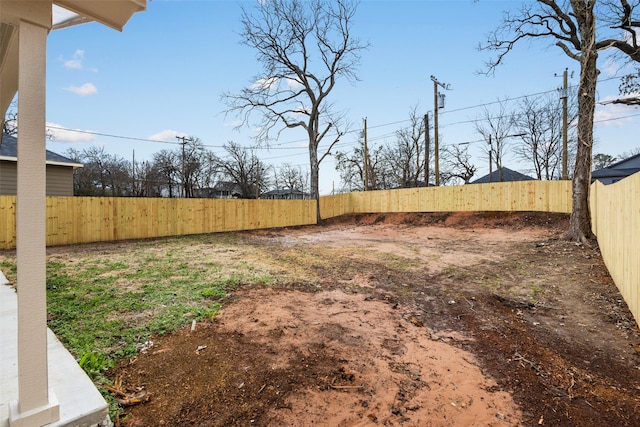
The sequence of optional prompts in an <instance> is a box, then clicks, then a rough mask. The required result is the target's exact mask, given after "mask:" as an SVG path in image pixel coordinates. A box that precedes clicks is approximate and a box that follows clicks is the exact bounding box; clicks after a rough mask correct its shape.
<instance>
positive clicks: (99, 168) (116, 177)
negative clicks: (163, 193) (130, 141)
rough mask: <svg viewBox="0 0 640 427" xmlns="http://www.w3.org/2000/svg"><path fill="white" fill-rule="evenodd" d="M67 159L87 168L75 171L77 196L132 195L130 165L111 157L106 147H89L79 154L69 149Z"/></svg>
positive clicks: (114, 156) (115, 156) (119, 158)
mask: <svg viewBox="0 0 640 427" xmlns="http://www.w3.org/2000/svg"><path fill="white" fill-rule="evenodd" d="M65 154H66V155H67V157H69V158H70V159H71V160H73V161H76V162H78V163H83V164H84V167H82V168H79V169H76V170H74V171H73V182H74V194H75V195H76V196H114V197H120V196H130V195H132V194H133V189H132V179H131V173H130V171H131V163H130V162H128V161H127V160H125V159H124V158H122V157H119V156H117V155H113V154H108V153H106V152H105V151H104V147H95V146H94V147H89V148H87V149H85V150H82V151H78V150H74V149H69V150H67V152H66V153H65Z"/></svg>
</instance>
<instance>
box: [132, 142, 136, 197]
mask: <svg viewBox="0 0 640 427" xmlns="http://www.w3.org/2000/svg"><path fill="white" fill-rule="evenodd" d="M131 184H132V185H133V187H132V188H131V195H132V196H137V194H136V150H133V155H132V159H131Z"/></svg>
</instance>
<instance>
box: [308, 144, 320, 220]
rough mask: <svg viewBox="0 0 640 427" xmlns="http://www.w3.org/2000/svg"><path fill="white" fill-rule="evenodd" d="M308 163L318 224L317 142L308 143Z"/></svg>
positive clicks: (312, 198)
mask: <svg viewBox="0 0 640 427" xmlns="http://www.w3.org/2000/svg"><path fill="white" fill-rule="evenodd" d="M309 165H310V166H311V189H310V191H311V200H315V201H316V224H320V221H321V219H322V218H321V217H320V191H319V185H318V177H319V165H318V146H317V144H313V143H310V144H309Z"/></svg>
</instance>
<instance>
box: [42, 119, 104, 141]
mask: <svg viewBox="0 0 640 427" xmlns="http://www.w3.org/2000/svg"><path fill="white" fill-rule="evenodd" d="M47 131H48V132H51V133H52V134H53V140H54V141H55V142H71V143H79V144H81V143H88V142H93V141H95V140H96V136H95V135H94V134H92V133H87V132H86V131H83V130H81V129H66V128H64V126H61V125H59V124H57V123H51V122H47Z"/></svg>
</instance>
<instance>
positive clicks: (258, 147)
mask: <svg viewBox="0 0 640 427" xmlns="http://www.w3.org/2000/svg"><path fill="white" fill-rule="evenodd" d="M621 77H623V76H620V77H609V78H606V79H602V80H598V83H603V82H607V81H611V80H615V79H619V78H621ZM569 87H570V88H575V87H577V85H571V86H569ZM556 91H557V89H550V90H547V91H542V92H536V93H531V94H527V95H521V96H518V97H515V98H508V99H505V100H497V101H492V102H485V103H481V104H476V105H471V106H467V107H461V108H457V109H453V110H446V111H442V112H440V115H444V114H450V113H455V112H460V111H465V110H472V109H475V108H481V107H486V106H490V105H495V104H499V103H504V102H511V101H517V100H519V99H524V98H527V97H532V96H539V95H544V94H548V93H553V92H556ZM638 115H639V114H634V115H628V116H623V117H617V118H616V117H614V118H610V119H603V120H597V121H595V122H594V123H601V122H605V121H613V120H622V119H625V118H631V117H636V116H638ZM478 120H479V119H470V120H464V121H458V122H453V123H445V124H442V125H441V126H440V127H441V128H444V127H449V126H454V125H460V124H468V123H474V122H477V121H478ZM410 121H411V119H404V120H396V121H392V122H387V123H382V124H378V125H373V126H369V127H368V128H369V129H378V128H382V127H387V126H393V125H398V124H402V123H407V122H410ZM47 128H48V129H57V130H62V131H67V132H76V133H82V134H88V135H96V136H104V137H108V138H116V139H125V140H130V141H141V142H150V143H158V144H170V145H181V144H182V142H175V141H162V140H156V139H149V138H138V137H132V136H125V135H115V134H109V133H104V132H94V131H88V130H80V129H70V128H65V127H62V126H47ZM356 132H360V129H359V128H357V129H348V130H346V131H345V132H344V134H345V135H346V134H353V133H356ZM393 135H395V131H394V132H393V133H387V134H383V135H379V136H375V137H370V138H369V141H377V140H381V139H385V138H388V137H391V136H393ZM306 142H308V141H307V140H306V139H297V140H292V141H286V142H280V143H274V144H268V145H264V146H262V145H253V146H249V147H247V149H251V150H267V151H271V150H307V148H308V147H307V146H304V147H284V145H289V144H298V143H306ZM356 142H357V141H351V142H343V143H339V144H337V145H336V146H347V145H351V144H354V143H356ZM202 146H203V147H209V148H224V147H225V146H224V145H213V144H202ZM282 157H289V156H288V155H284V156H277V157H273V158H282Z"/></svg>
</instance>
